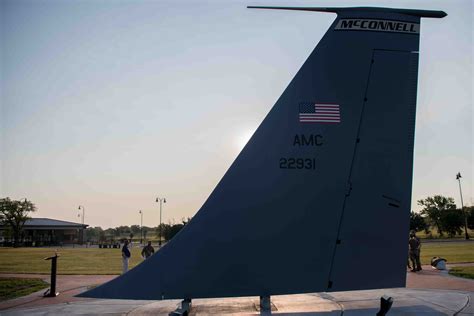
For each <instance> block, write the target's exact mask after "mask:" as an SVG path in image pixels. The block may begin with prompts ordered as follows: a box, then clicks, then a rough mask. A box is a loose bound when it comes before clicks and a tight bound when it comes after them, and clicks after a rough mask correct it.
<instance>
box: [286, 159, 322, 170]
mask: <svg viewBox="0 0 474 316" xmlns="http://www.w3.org/2000/svg"><path fill="white" fill-rule="evenodd" d="M280 169H308V170H316V158H280Z"/></svg>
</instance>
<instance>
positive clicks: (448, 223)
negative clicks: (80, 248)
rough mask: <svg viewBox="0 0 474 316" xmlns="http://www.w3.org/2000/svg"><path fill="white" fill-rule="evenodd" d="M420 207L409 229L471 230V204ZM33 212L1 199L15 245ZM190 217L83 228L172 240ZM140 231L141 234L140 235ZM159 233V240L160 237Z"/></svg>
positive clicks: (104, 235)
mask: <svg viewBox="0 0 474 316" xmlns="http://www.w3.org/2000/svg"><path fill="white" fill-rule="evenodd" d="M418 205H420V206H421V207H422V210H421V211H420V212H418V213H417V212H413V211H412V212H411V215H410V229H411V230H414V231H417V232H419V231H424V232H425V233H426V234H427V235H429V234H431V232H432V230H433V229H436V230H437V232H438V234H439V235H440V236H441V237H443V236H445V235H447V236H448V237H454V236H456V235H460V234H462V232H463V229H464V228H465V225H467V228H469V229H471V230H474V206H470V207H464V209H458V208H457V207H456V204H455V203H454V199H453V198H451V197H444V196H441V195H435V196H432V197H427V198H425V199H422V200H418ZM35 211H36V206H35V205H34V203H33V202H32V201H28V200H27V199H23V200H11V199H10V198H8V197H7V198H1V199H0V224H1V225H2V226H3V230H4V234H5V232H7V233H8V234H9V235H11V236H12V237H13V240H14V246H18V243H19V241H20V236H21V233H22V231H23V225H24V224H25V221H26V220H27V219H29V218H30V217H29V214H30V213H33V212H35ZM189 220H190V218H187V219H182V220H181V221H180V222H179V223H172V222H169V223H162V224H161V225H159V226H155V227H148V226H143V227H140V226H139V225H131V226H118V227H115V228H107V229H102V228H101V227H99V226H96V227H89V228H87V229H86V235H85V236H86V241H89V242H98V243H114V242H117V241H121V240H123V239H125V238H126V239H135V240H141V239H143V240H154V241H156V240H158V241H160V240H161V241H168V240H170V239H172V238H173V237H174V236H175V235H176V234H177V233H178V232H179V231H180V230H181V229H182V228H183V227H184V226H185V225H186V224H187V223H188V222H189ZM142 234H143V235H142ZM160 236H161V239H160Z"/></svg>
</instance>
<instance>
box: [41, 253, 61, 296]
mask: <svg viewBox="0 0 474 316" xmlns="http://www.w3.org/2000/svg"><path fill="white" fill-rule="evenodd" d="M58 257H59V255H58V254H57V253H56V254H55V255H54V256H52V257H48V258H44V260H51V287H50V289H49V290H47V291H46V292H45V293H44V297H56V296H58V295H59V292H56V272H57V265H58V264H57V262H58Z"/></svg>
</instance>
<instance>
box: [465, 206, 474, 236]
mask: <svg viewBox="0 0 474 316" xmlns="http://www.w3.org/2000/svg"><path fill="white" fill-rule="evenodd" d="M464 211H465V212H466V213H467V227H469V229H472V230H474V206H468V207H464Z"/></svg>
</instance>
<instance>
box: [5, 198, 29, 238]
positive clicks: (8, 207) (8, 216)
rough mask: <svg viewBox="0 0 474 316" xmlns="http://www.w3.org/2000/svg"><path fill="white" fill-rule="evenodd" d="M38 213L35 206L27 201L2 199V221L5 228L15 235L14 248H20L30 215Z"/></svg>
mask: <svg viewBox="0 0 474 316" xmlns="http://www.w3.org/2000/svg"><path fill="white" fill-rule="evenodd" d="M34 211H36V207H35V205H34V204H33V203H32V202H30V201H28V200H27V199H25V200H24V201H15V200H10V198H8V197H7V198H3V199H0V221H1V222H2V224H3V225H4V226H5V227H9V228H10V229H11V231H12V234H13V246H14V247H18V245H19V242H20V236H21V232H22V230H23V225H24V224H25V222H26V220H27V219H29V217H28V213H30V212H34Z"/></svg>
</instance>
